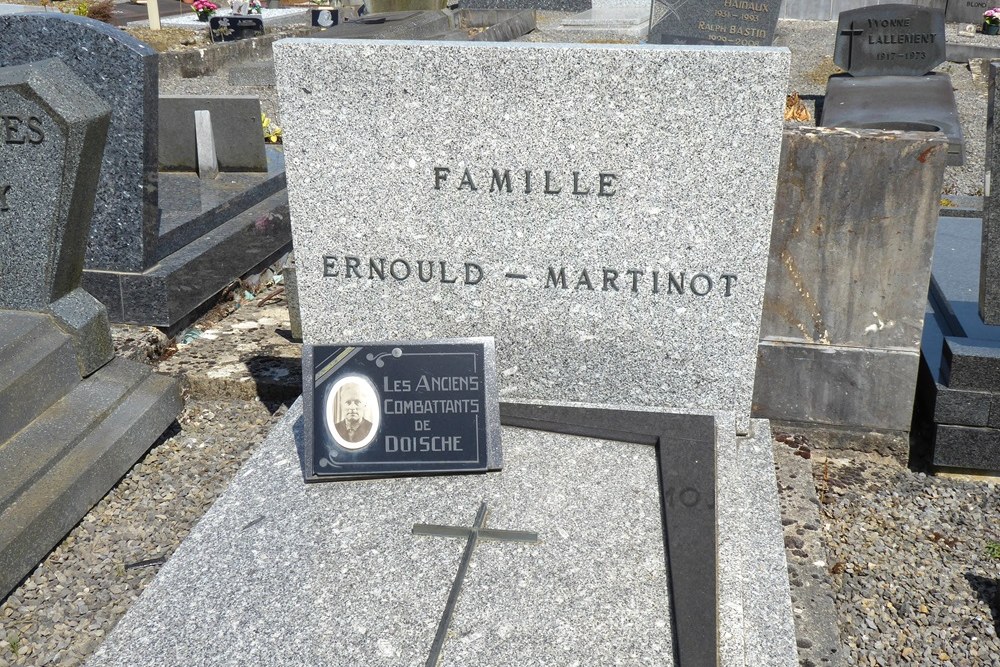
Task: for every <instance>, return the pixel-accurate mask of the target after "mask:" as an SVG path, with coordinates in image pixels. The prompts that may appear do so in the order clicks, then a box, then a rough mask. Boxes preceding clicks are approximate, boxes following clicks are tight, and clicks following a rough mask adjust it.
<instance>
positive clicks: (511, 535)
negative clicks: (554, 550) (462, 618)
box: [413, 501, 538, 667]
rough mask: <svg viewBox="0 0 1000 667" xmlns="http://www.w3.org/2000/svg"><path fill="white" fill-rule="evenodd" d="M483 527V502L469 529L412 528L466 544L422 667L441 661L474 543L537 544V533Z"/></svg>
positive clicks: (422, 533)
mask: <svg viewBox="0 0 1000 667" xmlns="http://www.w3.org/2000/svg"><path fill="white" fill-rule="evenodd" d="M485 523H486V502H485V501H484V502H483V503H482V504H480V505H479V512H477V513H476V521H475V523H474V524H473V525H472V527H471V528H465V527H463V526H438V525H435V524H428V523H417V524H414V525H413V534H414V535H433V536H436V537H465V538H468V541H467V542H466V543H465V553H463V554H462V561H461V563H459V566H458V574H457V575H456V576H455V583H453V584H452V585H451V593H449V594H448V602H447V603H446V604H445V606H444V614H442V615H441V622H440V623H438V629H437V634H436V635H435V636H434V643H433V644H431V654H430V656H428V658H427V663H426V667H437V664H438V660H440V659H441V648H442V646H444V639H445V636H446V635H447V634H448V626H449V625H450V624H451V617H452V615H453V614H454V612H455V604H456V603H457V602H458V594H459V593H461V592H462V582H463V581H464V580H465V572H466V571H467V570H468V569H469V561H470V560H472V552H473V550H474V549H475V548H476V542H477V541H478V540H479V539H480V538H482V539H484V540H501V541H503V542H529V543H535V542H538V534H537V533H529V532H526V531H523V530H493V529H492V528H483V525H484V524H485Z"/></svg>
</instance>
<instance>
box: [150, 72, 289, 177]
mask: <svg viewBox="0 0 1000 667" xmlns="http://www.w3.org/2000/svg"><path fill="white" fill-rule="evenodd" d="M272 76H273V72H272ZM199 110H205V111H208V112H210V113H211V115H212V134H213V135H214V136H215V154H216V157H217V158H218V161H219V169H220V170H221V171H267V154H266V153H265V150H264V138H263V132H262V130H261V120H260V100H259V99H257V98H256V97H253V96H249V95H245V96H239V95H227V96H208V95H168V96H163V97H160V125H159V155H160V169H162V170H164V171H195V170H196V169H197V167H198V161H197V153H196V150H195V122H194V114H195V112H196V111H199Z"/></svg>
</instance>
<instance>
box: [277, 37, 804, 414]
mask: <svg viewBox="0 0 1000 667" xmlns="http://www.w3.org/2000/svg"><path fill="white" fill-rule="evenodd" d="M275 58H276V60H275V63H276V71H277V81H278V90H279V95H280V101H281V105H282V120H283V123H284V126H285V142H286V143H285V146H286V160H287V164H288V180H289V203H290V207H291V213H292V218H293V235H294V241H295V252H296V263H297V279H298V285H299V298H300V303H301V306H302V326H303V334H304V337H305V340H306V341H307V342H310V343H321V342H324V341H340V340H357V341H364V340H386V339H388V340H392V339H400V340H408V339H421V338H431V337H464V336H469V335H473V333H474V335H477V336H481V335H492V336H495V337H496V338H497V361H498V365H499V370H500V383H501V392H500V393H501V400H506V399H510V400H525V401H538V400H557V401H569V402H576V403H594V404H600V405H604V406H620V407H624V406H628V407H631V408H634V407H636V406H661V407H671V406H673V407H680V406H683V407H685V408H686V409H689V410H691V411H694V412H698V411H702V412H705V411H708V412H711V411H713V410H714V409H721V408H723V407H725V408H729V409H732V410H733V411H734V412H736V414H737V419H738V423H739V427H740V428H742V429H744V430H745V429H746V428H747V425H748V417H749V411H750V399H751V392H752V386H753V371H754V364H755V357H756V353H755V351H756V344H757V334H756V332H757V331H758V323H759V317H760V308H761V304H762V298H763V288H764V272H765V267H766V261H767V259H766V258H767V249H768V238H769V234H770V228H771V220H772V211H773V198H774V195H773V188H774V183H775V180H776V175H777V165H778V150H779V145H780V137H781V133H780V131H781V117H780V109H781V106H782V99H783V95H784V92H783V91H784V89H785V77H786V76H787V67H788V53H787V51H785V50H783V49H763V48H761V49H732V50H711V49H689V48H676V47H675V48H663V47H659V48H658V47H651V46H636V47H621V46H602V47H594V46H566V45H522V44H510V45H492V44H490V45H487V44H483V45H478V44H469V45H458V44H428V43H413V42H408V43H382V42H358V41H341V40H288V41H283V42H280V43H278V44H276V45H275ZM330 63H337V66H336V67H334V68H331V67H329V66H328V65H329V64H330ZM498 63H500V65H498ZM487 64H489V66H487ZM441 67H448V68H451V69H454V68H458V69H459V70H461V71H463V72H465V74H464V75H463V76H462V77H458V78H442V77H440V76H439V75H438V71H439V69H440V68H441ZM393 71H398V72H400V76H402V75H403V74H402V73H404V72H405V76H406V78H407V85H405V86H398V87H391V88H382V89H381V90H382V93H380V96H379V103H378V104H377V105H375V106H373V105H372V98H371V95H370V93H369V92H365V91H366V89H367V88H366V86H365V85H362V82H365V81H372V82H374V81H384V80H385V77H387V76H393V75H392V74H391V72H393ZM608 71H616V72H620V73H621V76H615V77H608V76H604V75H603V74H601V73H602V72H608ZM692 72H698V76H699V77H702V78H704V80H705V81H714V82H716V83H717V82H719V81H725V80H729V79H733V80H735V79H737V78H738V79H740V80H741V81H743V82H744V83H746V82H749V81H755V82H756V83H755V84H754V85H741V86H738V87H736V89H733V88H730V87H726V86H718V85H713V86H709V87H705V86H696V85H693V83H692V79H691V73H692ZM303 90H308V91H310V93H309V94H308V95H306V94H303V93H302V91H303ZM761 91H767V93H766V94H763V95H762V94H761ZM598 100H599V102H598ZM330 108H335V109H337V114H340V115H343V117H344V118H357V117H368V118H371V122H370V123H369V125H370V127H372V128H373V130H372V132H371V133H363V134H362V133H353V134H350V135H349V136H345V135H338V136H337V137H333V136H330V137H329V138H326V137H324V136H317V135H316V133H315V132H314V131H313V127H314V125H315V119H316V118H317V117H320V116H321V115H322V114H323V113H326V112H327V111H328V110H329V109H330ZM373 113H375V114H376V115H377V116H378V117H379V118H378V119H375V118H372V114H373ZM429 118H433V119H434V122H433V123H429V122H427V119H429ZM610 118H614V122H609V119H610ZM723 140H724V141H725V143H726V145H727V146H728V147H729V150H730V151H732V152H733V154H736V155H740V156H741V159H740V160H732V161H721V162H720V161H711V160H705V159H703V157H704V155H705V154H706V152H707V151H711V150H713V147H714V146H717V142H718V141H723ZM651 155H656V156H657V159H656V160H650V158H649V156H651ZM733 182H739V183H741V184H742V186H741V187H740V188H731V187H723V184H730V183H733ZM316 183H323V184H324V186H323V187H322V188H317V187H315V184H316ZM331 212H335V214H333V215H331ZM401 313H405V316H402V317H401V316H400V314H401Z"/></svg>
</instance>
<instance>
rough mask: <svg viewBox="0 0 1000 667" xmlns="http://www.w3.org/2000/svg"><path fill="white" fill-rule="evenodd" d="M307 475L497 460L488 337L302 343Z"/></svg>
mask: <svg viewBox="0 0 1000 667" xmlns="http://www.w3.org/2000/svg"><path fill="white" fill-rule="evenodd" d="M302 366H303V371H302V376H303V378H304V384H305V386H304V391H303V397H304V406H305V407H304V414H305V415H306V418H305V441H306V455H305V464H306V474H305V477H306V479H307V481H319V480H323V479H341V478H344V477H350V478H355V477H380V476H395V475H411V474H428V473H441V472H477V471H478V472H482V471H486V470H497V469H499V468H500V466H501V455H500V430H499V429H500V421H499V404H498V402H497V390H496V376H495V369H496V357H495V351H494V345H493V340H492V339H489V338H479V339H463V340H454V341H430V342H419V343H387V344H378V345H368V344H362V345H316V346H312V345H307V346H305V348H304V350H303V355H302Z"/></svg>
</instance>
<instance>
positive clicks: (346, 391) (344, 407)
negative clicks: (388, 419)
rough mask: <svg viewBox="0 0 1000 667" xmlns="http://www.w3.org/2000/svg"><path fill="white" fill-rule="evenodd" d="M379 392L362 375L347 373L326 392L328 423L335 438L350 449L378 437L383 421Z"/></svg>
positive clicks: (356, 448) (360, 447)
mask: <svg viewBox="0 0 1000 667" xmlns="http://www.w3.org/2000/svg"><path fill="white" fill-rule="evenodd" d="M380 418H381V416H380V413H379V405H378V394H377V393H376V392H375V387H374V386H373V385H372V383H371V382H370V381H369V380H368V379H367V378H364V377H361V376H360V375H345V376H344V377H342V378H340V379H339V380H337V381H336V382H334V383H333V386H332V387H331V388H330V393H328V394H327V396H326V427H327V430H329V432H330V435H331V436H332V437H333V439H334V441H335V442H336V443H337V444H338V445H340V446H341V447H343V448H344V449H349V450H358V449H364V448H365V447H367V446H368V445H369V444H371V441H372V440H374V439H375V435H376V434H377V433H378V426H379V421H380Z"/></svg>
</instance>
